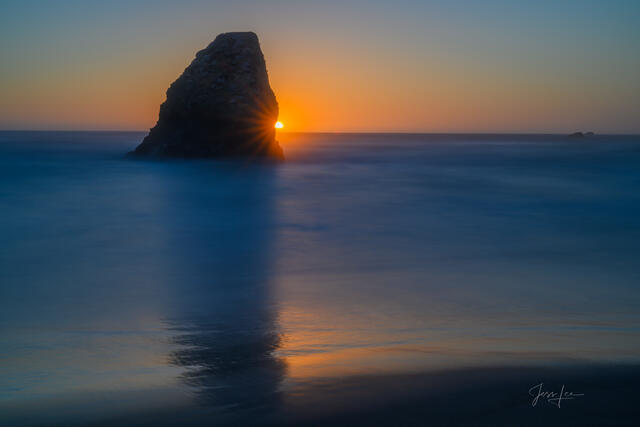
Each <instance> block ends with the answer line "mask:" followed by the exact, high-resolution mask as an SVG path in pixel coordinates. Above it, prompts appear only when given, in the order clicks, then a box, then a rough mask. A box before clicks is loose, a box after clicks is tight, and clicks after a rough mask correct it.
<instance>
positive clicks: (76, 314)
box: [0, 132, 640, 426]
mask: <svg viewBox="0 0 640 427" xmlns="http://www.w3.org/2000/svg"><path fill="white" fill-rule="evenodd" d="M143 136H144V134H143V133H126V132H0V239H1V242H0V424H2V425H16V426H18V425H54V424H58V425H73V424H77V425H90V424H94V425H98V424H115V423H117V424H121V425H129V424H131V425H147V424H148V425H162V424H181V425H188V424H194V425H200V424H207V425H209V424H210V425H222V424H258V423H285V422H288V423H298V422H299V423H306V424H309V423H313V422H317V423H320V424H322V423H324V422H326V421H327V420H331V422H332V424H340V423H343V424H350V425H351V424H357V422H356V421H360V422H365V421H366V420H367V417H370V419H371V420H378V421H385V423H388V424H395V423H399V424H406V425H409V424H416V425H423V423H425V422H426V421H427V420H429V421H431V424H432V425H440V424H441V423H442V424H445V423H447V422H448V423H452V424H450V425H457V423H458V422H461V421H460V420H461V419H460V418H452V417H457V416H458V415H453V412H456V413H457V412H461V413H462V412H464V414H463V415H460V416H462V417H465V416H466V417H468V418H467V419H472V420H474V421H475V422H477V423H485V424H487V425H502V424H501V423H504V425H524V424H525V423H526V422H536V421H537V420H539V419H540V417H544V419H545V420H546V421H551V422H552V423H553V422H558V423H560V422H565V425H566V421H567V420H569V421H571V419H567V418H566V417H568V416H569V415H567V414H572V412H571V408H570V406H571V405H574V408H580V411H581V415H582V416H592V415H593V413H592V412H589V411H596V410H598V409H597V408H596V407H599V408H605V409H606V408H611V407H612V405H614V404H616V402H619V401H620V399H617V398H614V396H616V395H617V396H618V397H621V394H620V392H619V391H620V387H621V385H620V384H626V387H631V388H633V387H635V386H636V385H638V384H640V380H639V379H638V378H640V376H639V375H638V370H637V369H636V366H638V362H639V361H640V360H639V359H640V263H639V260H640V192H639V191H638V189H639V188H640V137H633V136H597V137H595V138H593V139H584V140H571V139H567V138H565V137H562V136H554V135H407V134H281V135H280V136H279V139H280V140H281V143H282V145H283V147H284V150H285V155H286V156H287V161H286V162H284V163H282V164H248V163H243V162H229V161H214V160H172V161H169V160H162V161H158V160H132V159H129V158H125V156H124V155H125V153H126V152H128V151H130V150H132V149H133V148H134V147H135V146H136V144H138V143H139V142H140V141H141V140H142V138H143ZM612 378H613V379H615V381H614V380H612ZM625 379H626V381H627V382H624V381H623V380H625ZM543 381H545V382H549V383H553V384H555V383H557V384H558V385H559V384H561V383H562V384H567V387H569V386H571V385H572V384H573V385H574V386H580V387H582V389H579V390H574V391H576V392H580V391H582V392H584V393H583V394H584V396H583V397H582V398H581V400H580V399H576V400H575V402H574V401H571V402H565V403H563V405H564V406H563V412H561V414H562V415H561V416H562V417H565V418H558V417H560V415H557V414H556V412H558V411H556V412H553V413H552V412H551V411H552V410H555V409H557V408H555V407H553V406H552V405H546V406H548V407H550V408H551V409H542V408H539V407H535V408H533V407H532V406H531V405H530V403H531V402H530V396H529V395H528V391H529V388H530V386H533V385H535V384H538V383H540V382H543ZM621 381H622V382H621ZM473 390H482V393H483V396H484V398H483V399H484V400H479V399H480V396H478V394H477V393H475V392H474V391H473ZM585 390H589V392H588V393H587V392H585ZM616 390H618V391H616ZM625 390H626V389H625ZM461 393H469V396H474V397H473V398H468V399H467V398H465V399H464V401H463V402H461V401H460V399H459V398H458V397H459V396H460V395H461ZM487 393H491V396H492V397H487ZM625 393H626V392H625ZM623 394H624V393H623ZM452 396H456V398H455V399H454V398H453V397H452ZM465 396H466V395H465ZM438 399H441V400H438ZM442 399H444V400H442ZM454 401H455V402H456V403H455V404H454V403H453V402H454ZM425 402H427V403H428V404H425ZM443 402H445V405H444V406H443V405H442V403H443ZM478 402H481V403H478ZM438 405H439V406H438ZM447 405H449V406H447ZM621 405H622V404H621ZM539 406H543V405H542V404H540V405H539ZM632 406H633V405H626V406H625V405H622V406H620V407H616V411H618V412H617V415H616V418H613V415H612V414H611V413H610V412H606V410H605V409H601V412H599V413H597V414H595V415H593V416H596V415H597V416H599V417H601V418H600V419H599V420H600V422H598V423H597V424H601V425H605V424H607V422H611V423H612V424H611V425H617V424H624V423H625V422H628V423H629V425H633V423H632V422H631V420H632V419H633V418H632V417H635V416H637V415H638V412H637V409H634V408H633V407H632ZM635 406H637V405H635ZM436 407H438V408H440V409H437V411H436V409H435V408H436ZM445 407H450V408H454V409H455V410H454V409H451V410H450V411H449V410H447V409H446V408H445ZM384 408H389V409H388V410H387V409H384ZM394 408H395V409H394ZM398 408H399V409H398ZM425 408H426V409H425ZM442 408H445V409H442ZM396 409H397V410H396ZM424 411H427V412H426V413H425V412H424ZM434 411H435V412H434ZM624 411H632V412H630V413H628V414H626V415H625V412H624ZM633 411H635V412H633ZM465 414H466V415H465ZM478 414H481V415H478ZM621 414H622V415H621ZM573 415H575V413H573ZM573 415H571V416H573ZM425 416H429V417H431V418H429V419H425V418H424V417H425ZM511 416H517V417H520V418H517V421H516V422H515V424H514V418H510V417H511ZM609 416H611V417H609ZM371 417H373V418H371ZM483 417H484V418H483ZM620 417H621V418H620ZM625 417H626V418H625ZM591 419H592V420H593V418H591ZM613 420H615V421H613Z"/></svg>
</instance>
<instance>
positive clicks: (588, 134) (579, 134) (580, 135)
mask: <svg viewBox="0 0 640 427" xmlns="http://www.w3.org/2000/svg"><path fill="white" fill-rule="evenodd" d="M592 136H594V133H593V132H586V133H582V132H574V133H572V134H570V135H569V138H589V137H592Z"/></svg>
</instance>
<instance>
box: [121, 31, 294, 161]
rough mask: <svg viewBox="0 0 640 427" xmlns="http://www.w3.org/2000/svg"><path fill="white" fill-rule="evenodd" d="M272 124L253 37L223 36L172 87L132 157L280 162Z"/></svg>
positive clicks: (271, 103)
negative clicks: (152, 125)
mask: <svg viewBox="0 0 640 427" xmlns="http://www.w3.org/2000/svg"><path fill="white" fill-rule="evenodd" d="M277 119H278V102H277V101H276V97H275V95H274V93H273V91H272V90H271V87H270V86H269V77H268V76H267V68H266V65H265V61H264V56H263V55H262V51H261V50H260V42H259V41H258V36H257V35H256V34H255V33H253V32H240V33H224V34H220V35H219V36H218V37H216V39H215V40H214V41H213V42H212V43H211V44H209V46H207V47H206V48H205V49H203V50H201V51H200V52H198V53H197V54H196V57H195V59H194V60H193V62H192V63H191V65H189V66H188V67H187V68H186V69H185V70H184V72H183V73H182V75H181V76H180V77H179V78H178V79H177V80H176V81H175V82H173V84H171V86H170V87H169V89H168V90H167V99H166V101H165V102H164V103H163V104H162V105H161V106H160V116H159V118H158V122H157V123H156V125H155V126H154V127H153V128H152V129H151V131H150V132H149V134H148V135H147V136H146V137H145V138H144V140H143V141H142V143H141V144H140V145H139V146H138V147H137V148H136V149H135V151H134V152H133V153H132V154H134V155H153V156H171V157H242V158H251V159H254V158H255V159H259V158H271V159H283V158H284V155H283V153H282V148H281V147H280V145H279V144H278V142H277V141H276V139H275V128H274V124H275V123H276V121H277Z"/></svg>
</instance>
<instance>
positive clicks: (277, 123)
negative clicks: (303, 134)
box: [275, 122, 284, 129]
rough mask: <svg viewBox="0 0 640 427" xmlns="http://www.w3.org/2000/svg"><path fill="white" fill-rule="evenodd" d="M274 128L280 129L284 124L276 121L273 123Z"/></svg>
mask: <svg viewBox="0 0 640 427" xmlns="http://www.w3.org/2000/svg"><path fill="white" fill-rule="evenodd" d="M275 127H276V129H282V128H283V127H284V125H283V124H282V123H280V122H276V124H275Z"/></svg>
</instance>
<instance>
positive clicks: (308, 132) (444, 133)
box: [0, 129, 640, 136]
mask: <svg viewBox="0 0 640 427" xmlns="http://www.w3.org/2000/svg"><path fill="white" fill-rule="evenodd" d="M0 132H102V133H107V132H113V133H117V132H120V133H148V132H149V130H138V129H0ZM578 132H582V133H586V132H592V131H580V130H578V131H571V132H523V131H516V132H497V131H480V132H469V131H465V132H460V131H457V132H456V131H278V133H287V134H329V135H343V134H347V135H348V134H352V135H548V136H558V135H559V136H568V135H571V134H573V133H578ZM593 133H594V136H602V135H610V136H640V131H639V132H638V133H622V132H621V133H618V132H605V133H597V132H593Z"/></svg>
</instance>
